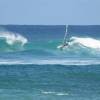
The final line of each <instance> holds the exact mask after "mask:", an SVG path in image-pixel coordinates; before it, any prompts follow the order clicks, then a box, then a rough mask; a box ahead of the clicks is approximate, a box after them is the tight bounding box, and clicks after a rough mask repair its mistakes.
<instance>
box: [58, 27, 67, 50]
mask: <svg viewBox="0 0 100 100" xmlns="http://www.w3.org/2000/svg"><path fill="white" fill-rule="evenodd" d="M67 28H68V26H66V32H65V36H64V40H63V43H62V45H60V46H58V47H57V48H59V49H60V50H63V48H65V47H67V46H68V45H69V43H68V42H67V40H66V39H67V34H68V32H67Z"/></svg>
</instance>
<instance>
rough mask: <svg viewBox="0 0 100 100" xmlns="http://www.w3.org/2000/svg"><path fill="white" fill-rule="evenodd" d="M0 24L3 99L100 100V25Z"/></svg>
mask: <svg viewBox="0 0 100 100" xmlns="http://www.w3.org/2000/svg"><path fill="white" fill-rule="evenodd" d="M64 32H65V26H64V25H59V26H36V25H0V100H99V99H100V38H99V37H100V26H69V27H68V37H67V40H68V41H69V46H68V47H66V48H64V49H63V50H59V49H58V48H57V47H58V46H59V45H60V44H61V43H62V40H63V36H64Z"/></svg>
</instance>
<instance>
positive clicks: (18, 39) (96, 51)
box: [0, 32, 100, 57]
mask: <svg viewBox="0 0 100 100" xmlns="http://www.w3.org/2000/svg"><path fill="white" fill-rule="evenodd" d="M68 41H69V46H67V47H65V48H64V49H63V51H61V50H60V49H57V46H58V45H59V44H60V43H61V42H62V40H49V41H30V42H29V41H28V39H27V38H26V37H24V36H22V35H20V34H18V33H12V32H0V52H1V53H2V52H16V51H17V52H20V54H21V53H22V54H23V55H24V54H27V55H30V54H31V55H40V56H41V55H42V56H56V57H100V40H98V39H94V38H91V37H70V38H69V39H68Z"/></svg>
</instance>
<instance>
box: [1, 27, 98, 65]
mask: <svg viewBox="0 0 100 100" xmlns="http://www.w3.org/2000/svg"><path fill="white" fill-rule="evenodd" d="M75 27H76V26H75ZM75 27H74V28H73V26H69V30H68V31H69V32H68V33H69V34H68V38H67V40H68V41H69V46H68V47H65V48H64V49H63V50H60V49H58V48H57V47H58V46H59V45H60V44H61V43H62V40H63V35H64V29H65V26H16V25H15V26H13V25H12V26H11V25H7V26H0V56H1V61H0V62H1V64H7V63H8V62H9V63H10V64H13V63H14V62H15V61H17V63H20V64H62V65H66V64H67V65H71V64H72V65H73V64H74V63H75V62H76V63H77V64H80V65H82V64H83V63H86V64H87V65H88V64H99V63H98V61H96V63H92V62H91V61H89V60H88V62H89V63H87V61H86V60H87V59H92V58H95V59H97V60H98V59H99V58H100V39H99V35H98V34H97V37H96V36H93V35H94V34H96V33H95V27H94V31H93V30H92V31H91V30H90V32H89V29H93V26H92V28H89V27H87V30H88V32H89V33H88V34H86V33H85V32H84V31H82V27H81V33H82V32H83V33H84V34H80V33H79V32H78V31H77V32H78V33H76V30H75ZM71 28H72V30H71ZM77 28H78V26H77ZM77 28H76V29H77ZM85 28H86V26H85ZM83 29H84V28H83ZM98 29H99V28H98ZM77 30H78V29H77ZM79 30H80V27H79ZM85 30H86V29H85ZM96 30H97V29H96ZM73 31H75V32H73ZM90 33H91V35H90ZM27 58H28V60H27V61H26V60H25V59H27ZM69 58H70V60H68V59H69ZM12 59H14V61H13V62H12ZM59 59H62V61H60V60H59ZM73 59H76V61H73ZM80 59H81V61H80ZM82 59H85V60H83V61H82ZM33 60H34V61H33ZM37 60H39V62H37ZM92 61H93V60H92ZM4 62H5V63H4ZM17 63H15V64H17Z"/></svg>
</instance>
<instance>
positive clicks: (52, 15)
mask: <svg viewBox="0 0 100 100" xmlns="http://www.w3.org/2000/svg"><path fill="white" fill-rule="evenodd" d="M0 24H4V25H5V24H20V25H23V24H25V25H99V24H100V0H0Z"/></svg>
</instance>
